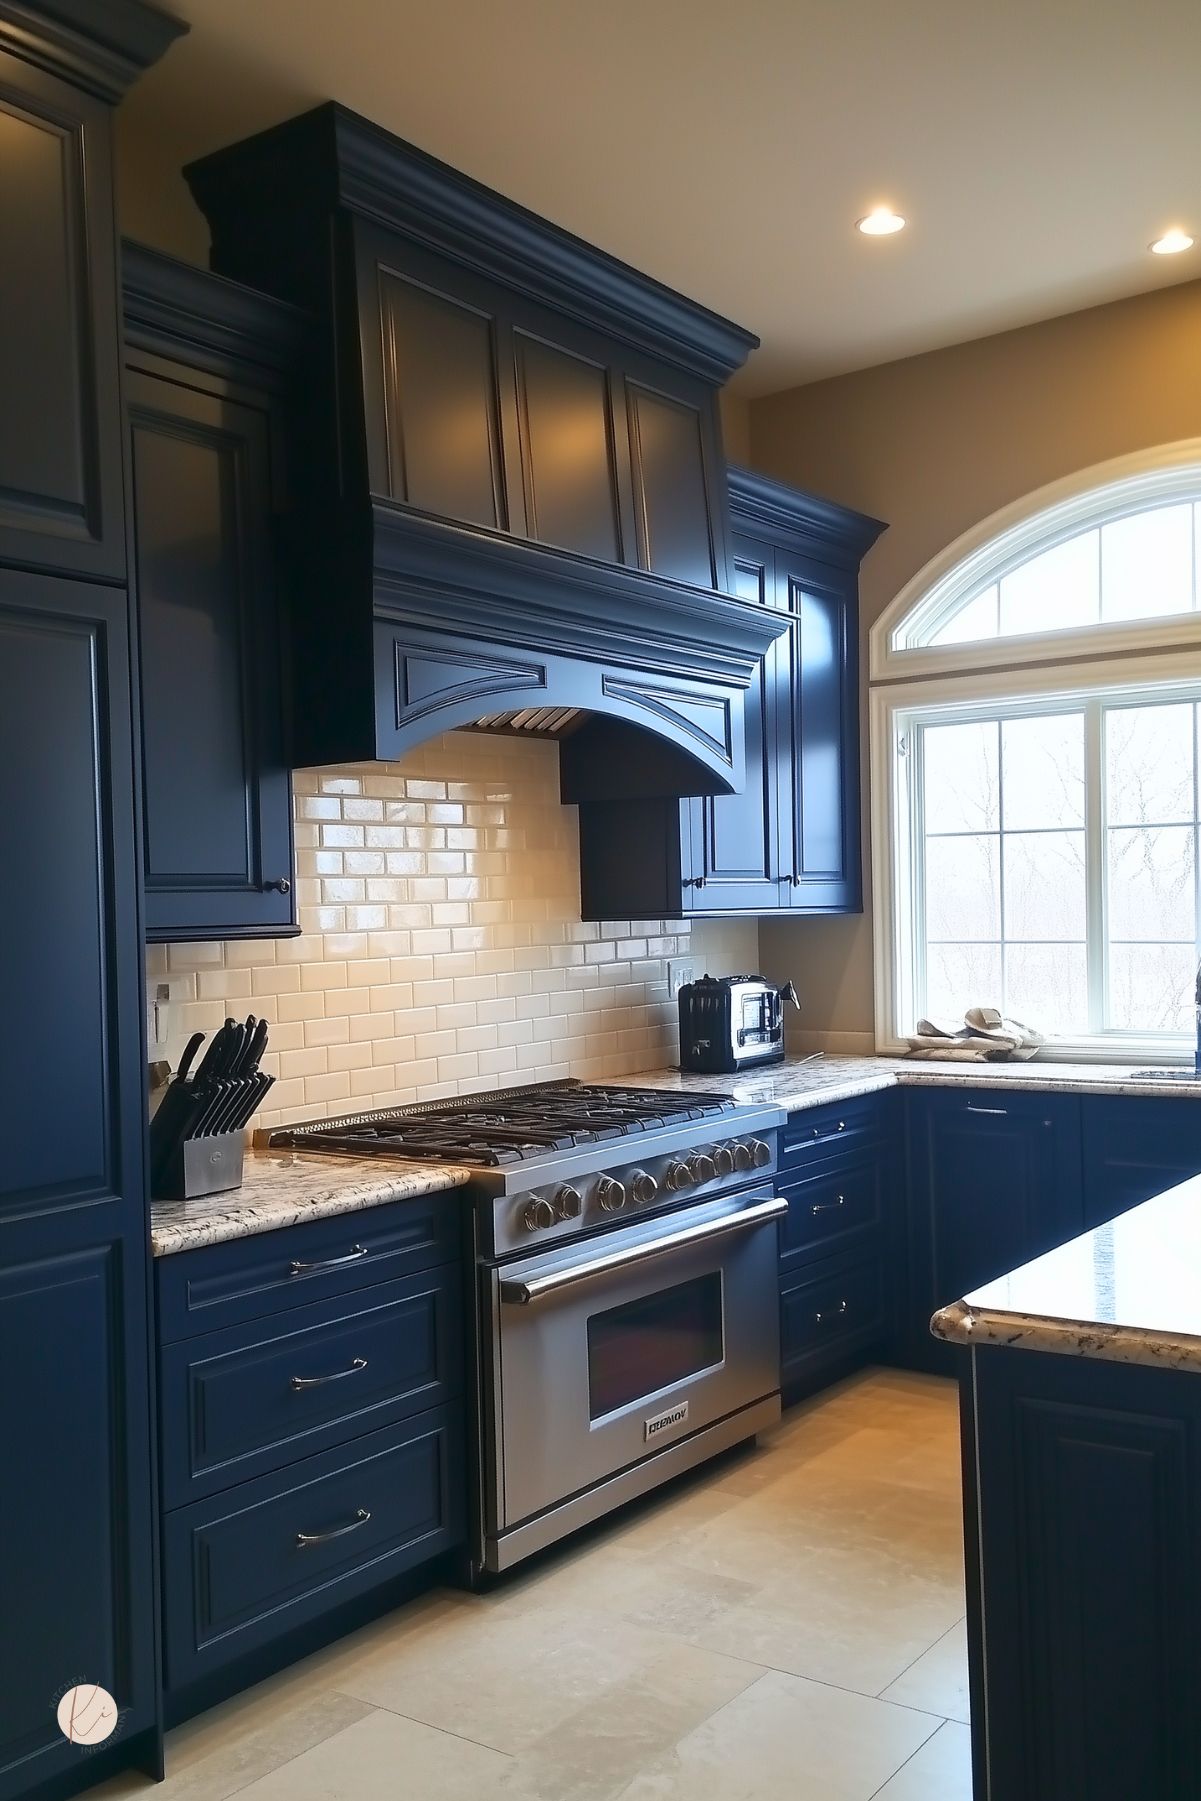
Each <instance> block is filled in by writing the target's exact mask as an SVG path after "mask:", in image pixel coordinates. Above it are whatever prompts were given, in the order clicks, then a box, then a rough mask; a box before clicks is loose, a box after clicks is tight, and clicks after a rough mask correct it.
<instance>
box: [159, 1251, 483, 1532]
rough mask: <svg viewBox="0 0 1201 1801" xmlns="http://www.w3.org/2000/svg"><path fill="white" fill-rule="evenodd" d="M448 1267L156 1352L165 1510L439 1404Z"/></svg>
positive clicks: (451, 1308)
mask: <svg viewBox="0 0 1201 1801" xmlns="http://www.w3.org/2000/svg"><path fill="white" fill-rule="evenodd" d="M460 1288H461V1275H460V1270H459V1267H458V1265H457V1264H452V1265H443V1266H442V1267H440V1268H439V1269H436V1270H429V1271H423V1272H421V1273H419V1274H417V1275H414V1276H406V1277H404V1278H402V1279H401V1280H400V1281H397V1282H385V1283H381V1284H379V1285H378V1286H376V1287H374V1288H366V1289H357V1290H355V1291H354V1292H352V1293H351V1294H349V1295H345V1296H342V1297H339V1298H338V1299H336V1300H333V1301H320V1302H314V1303H312V1304H310V1305H309V1306H307V1307H301V1308H297V1309H294V1310H292V1311H289V1312H287V1313H283V1314H276V1315H273V1316H269V1317H268V1318H267V1319H265V1320H259V1321H256V1322H252V1323H250V1324H247V1325H238V1326H230V1327H227V1328H226V1329H225V1330H224V1331H221V1332H209V1333H206V1334H205V1335H204V1337H202V1338H188V1339H181V1340H177V1341H176V1342H175V1343H174V1344H169V1345H165V1346H164V1347H163V1349H162V1352H161V1355H160V1360H159V1404H160V1409H161V1431H160V1444H161V1450H162V1492H163V1505H164V1506H165V1507H179V1506H182V1505H183V1504H185V1503H186V1502H190V1501H194V1500H196V1499H198V1498H199V1497H200V1496H202V1495H208V1494H214V1493H216V1492H217V1491H218V1490H219V1489H223V1488H228V1487H229V1486H230V1484H231V1483H235V1482H243V1481H246V1480H248V1479H249V1478H250V1477H252V1476H259V1475H263V1474H265V1473H266V1472H267V1471H268V1470H271V1469H277V1468H279V1467H280V1466H281V1465H282V1464H284V1463H287V1462H289V1461H291V1460H292V1459H294V1458H297V1457H306V1456H308V1455H310V1454H311V1453H313V1452H315V1451H320V1450H324V1449H325V1448H326V1447H327V1446H329V1445H332V1444H337V1443H341V1442H343V1441H344V1440H345V1439H347V1438H350V1437H353V1436H354V1435H356V1434H357V1433H361V1432H369V1431H373V1430H375V1429H376V1428H378V1427H380V1426H384V1425H387V1424H390V1423H391V1422H392V1421H394V1420H399V1419H403V1418H405V1417H407V1416H408V1415H410V1414H413V1413H418V1412H422V1411H424V1410H425V1409H427V1408H429V1407H432V1406H436V1405H439V1404H441V1403H442V1402H444V1401H446V1400H448V1399H449V1398H450V1397H451V1396H453V1395H456V1394H458V1393H459V1391H460V1390H461V1387H462V1381H463V1350H462V1301H461V1293H460Z"/></svg>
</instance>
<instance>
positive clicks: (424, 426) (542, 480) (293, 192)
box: [186, 104, 782, 800]
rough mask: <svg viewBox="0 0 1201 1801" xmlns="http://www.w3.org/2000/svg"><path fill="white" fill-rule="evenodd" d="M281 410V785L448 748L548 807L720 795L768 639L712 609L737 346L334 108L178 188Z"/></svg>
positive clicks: (558, 234) (244, 146)
mask: <svg viewBox="0 0 1201 1801" xmlns="http://www.w3.org/2000/svg"><path fill="white" fill-rule="evenodd" d="M186 175H187V179H188V181H189V183H190V185H191V187H192V191H193V193H194V195H195V197H196V199H197V201H198V203H199V205H200V206H201V208H202V209H203V211H204V213H205V215H206V216H207V218H208V220H209V224H210V226H211V228H212V234H213V258H212V260H213V265H214V267H215V268H216V269H217V270H218V271H219V272H221V273H223V274H226V275H231V276H234V277H236V278H237V279H239V280H241V281H244V282H248V283H250V284H251V285H253V286H255V287H258V288H260V289H264V290H266V291H268V292H270V293H274V294H276V295H278V296H279V297H280V298H282V299H285V300H289V301H292V302H295V303H297V304H299V305H301V306H303V307H304V308H306V309H307V310H308V312H309V313H310V314H311V315H312V316H313V318H314V319H315V321H316V326H317V337H316V342H315V346H314V349H313V353H312V355H311V357H310V358H309V359H308V363H307V366H306V370H305V375H304V381H303V391H302V392H300V393H299V394H298V396H297V431H296V442H297V446H298V452H297V459H296V460H297V467H296V469H295V471H294V476H295V489H296V492H297V496H298V506H297V508H296V514H295V532H294V541H293V543H292V547H291V548H292V562H293V601H292V605H293V609H294V615H295V643H294V656H293V669H294V673H293V678H292V690H293V694H292V698H293V715H294V759H295V761H296V762H297V763H298V764H306V763H329V762H340V761H347V760H362V759H364V758H376V757H378V758H392V757H397V756H400V755H402V754H403V753H404V752H405V751H406V750H407V749H409V748H411V747H412V746H413V745H414V744H416V743H418V742H420V741H421V740H422V739H424V738H427V737H430V736H431V735H433V734H435V733H438V732H442V731H446V730H448V729H450V728H453V727H460V726H468V725H477V724H481V723H482V724H483V725H484V726H485V727H486V728H487V729H492V730H535V731H539V732H541V733H543V734H544V735H550V736H555V737H558V738H559V739H560V740H561V744H562V753H561V754H562V772H563V793H564V798H565V799H568V800H578V799H590V798H592V799H599V798H610V799H611V798H621V797H624V796H627V795H629V796H635V795H653V794H659V795H667V794H703V793H721V792H727V791H730V790H735V789H737V788H738V787H739V786H740V785H741V782H742V778H743V768H742V763H743V748H742V740H743V732H742V699H743V693H744V691H745V689H746V687H747V685H748V683H749V682H750V680H751V679H752V676H753V675H754V674H755V672H756V669H757V667H758V664H759V662H760V659H761V658H762V657H763V655H764V653H765V651H766V650H767V649H768V647H769V645H770V644H771V643H772V641H773V640H774V638H775V637H776V636H777V635H778V633H779V631H780V630H781V629H782V622H781V621H780V620H779V619H777V618H773V617H772V616H771V615H770V612H769V611H768V610H767V609H764V608H761V607H755V606H752V605H749V604H747V603H746V602H745V601H741V600H738V599H735V598H733V597H732V596H731V595H730V594H729V593H728V592H727V589H728V584H729V564H728V555H729V548H728V523H727V498H726V470H725V463H724V458H723V455H722V449H721V435H720V425H719V420H718V407H717V395H718V388H719V386H720V385H721V383H722V382H723V381H724V380H725V379H726V378H727V377H728V376H729V374H730V373H731V371H732V370H734V369H735V368H737V367H738V366H739V364H740V363H742V361H743V360H744V359H745V357H746V355H747V354H748V352H749V350H750V349H751V348H752V347H753V346H754V344H755V343H756V339H755V338H754V337H753V336H751V334H749V333H748V332H745V331H743V330H741V329H740V328H739V327H737V326H735V325H732V324H730V323H729V322H728V321H727V320H724V319H721V318H719V317H717V316H716V315H715V314H713V313H711V312H709V311H707V310H706V309H705V308H703V307H701V306H698V305H696V304H695V303H693V302H692V301H689V300H686V299H684V298H683V297H682V296H680V295H678V294H675V293H673V292H671V291H670V290H669V289H667V288H664V287H662V286H660V285H659V284H658V283H656V282H653V281H651V280H650V279H648V278H647V277H645V276H643V275H640V274H638V273H637V272H636V271H634V270H632V269H630V268H628V267H627V266H626V265H624V264H622V263H619V262H617V261H616V260H615V259H614V258H612V257H609V256H607V255H605V254H604V253H603V252H601V251H599V250H596V249H594V248H593V247H591V246H590V245H587V244H584V243H582V242H581V241H580V240H579V239H577V238H574V237H572V236H570V235H569V234H568V233H567V232H564V231H562V230H560V229H559V228H558V227H557V226H554V225H551V224H549V223H548V222H547V221H545V220H543V219H540V218H537V217H536V216H535V215H533V214H532V213H529V212H527V211H525V210H524V209H523V208H521V207H519V206H516V205H514V204H513V203H512V202H511V201H508V200H505V199H504V198H503V197H501V196H500V195H498V194H495V193H493V192H492V191H490V190H489V189H487V188H484V187H481V186H480V185H479V184H478V183H476V182H474V181H472V180H470V179H468V178H467V177H466V176H464V175H461V174H459V173H457V172H456V171H455V170H453V169H450V168H447V167H446V166H445V165H444V164H442V163H439V162H437V161H435V160H434V159H433V158H431V157H429V156H426V155H425V154H424V153H422V152H421V151H419V150H416V149H414V148H413V147H412V146H411V145H409V144H405V143H403V142H401V141H400V140H399V139H397V138H394V137H392V136H391V135H390V134H388V133H387V132H384V131H382V130H380V129H378V128H377V127H375V126H373V125H371V124H370V123H369V122H368V121H366V120H364V119H362V118H359V117H358V116H356V115H355V114H352V113H349V112H347V111H346V110H345V109H343V108H341V107H338V106H335V105H332V104H330V105H325V106H321V107H319V108H317V109H316V110H315V111H312V112H309V113H306V114H303V115H302V116H301V117H299V118H296V119H293V120H291V121H289V122H287V123H286V124H283V125H281V126H278V127H276V128H275V129H273V130H271V131H267V132H264V133H262V134H260V135H259V136H257V137H254V138H251V139H248V140H246V141H245V142H243V143H241V144H237V145H234V146H233V147H232V148H230V149H227V150H223V151H220V152H218V153H217V154H216V155H214V156H210V157H206V158H205V159H204V160H203V161H201V162H198V163H194V164H192V165H191V167H190V168H189V169H188V170H187V171H186Z"/></svg>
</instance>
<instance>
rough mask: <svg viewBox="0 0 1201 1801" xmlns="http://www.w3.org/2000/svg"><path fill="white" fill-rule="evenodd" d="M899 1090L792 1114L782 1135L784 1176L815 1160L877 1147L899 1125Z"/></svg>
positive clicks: (867, 1095)
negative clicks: (875, 1145) (867, 1147)
mask: <svg viewBox="0 0 1201 1801" xmlns="http://www.w3.org/2000/svg"><path fill="white" fill-rule="evenodd" d="M897 1100H898V1095H897V1093H896V1091H895V1090H889V1091H887V1092H885V1093H882V1094H864V1095H860V1096H859V1097H858V1098H857V1099H855V1100H852V1101H843V1102H841V1103H839V1104H838V1105H835V1106H831V1107H806V1108H804V1109H803V1110H802V1111H801V1112H799V1113H790V1114H789V1116H788V1118H787V1119H786V1120H785V1122H784V1126H783V1130H782V1131H781V1133H780V1174H781V1176H784V1177H786V1176H787V1175H788V1174H789V1172H790V1171H792V1170H797V1171H799V1170H801V1169H804V1168H805V1167H806V1165H807V1164H809V1163H811V1162H812V1161H813V1159H814V1158H815V1157H823V1158H824V1157H830V1156H835V1155H839V1154H841V1153H842V1151H844V1150H856V1151H857V1150H860V1149H862V1147H863V1146H864V1145H865V1144H869V1143H876V1142H877V1141H879V1140H881V1139H883V1138H884V1137H885V1136H886V1135H887V1134H888V1133H889V1132H892V1131H894V1130H895V1129H896V1125H897V1119H898V1115H897Z"/></svg>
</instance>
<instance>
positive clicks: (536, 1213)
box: [521, 1201, 555, 1232]
mask: <svg viewBox="0 0 1201 1801" xmlns="http://www.w3.org/2000/svg"><path fill="white" fill-rule="evenodd" d="M521 1220H522V1224H523V1225H524V1226H525V1229H526V1231H527V1232H542V1231H545V1229H546V1227H547V1226H553V1225H554V1223H555V1210H554V1208H553V1207H552V1206H551V1204H550V1202H549V1201H531V1202H530V1204H529V1206H528V1207H527V1208H526V1210H525V1212H524V1213H523V1214H522V1216H521Z"/></svg>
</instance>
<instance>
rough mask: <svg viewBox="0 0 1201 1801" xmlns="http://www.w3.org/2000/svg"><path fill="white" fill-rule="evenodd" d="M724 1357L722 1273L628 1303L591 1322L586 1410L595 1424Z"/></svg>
mask: <svg viewBox="0 0 1201 1801" xmlns="http://www.w3.org/2000/svg"><path fill="white" fill-rule="evenodd" d="M724 1357H725V1342H724V1333H723V1330H722V1295H721V1272H720V1270H715V1271H713V1273H712V1274H710V1275H706V1276H697V1277H695V1278H694V1279H693V1280H692V1281H691V1282H678V1283H676V1285H675V1286H674V1287H673V1288H661V1289H658V1290H657V1291H656V1292H655V1293H654V1294H649V1295H644V1296H643V1297H642V1299H640V1300H637V1301H626V1302H624V1303H623V1304H622V1305H621V1306H620V1307H610V1308H609V1309H608V1310H607V1311H606V1312H604V1313H594V1314H593V1315H592V1316H591V1318H590V1319H589V1321H588V1411H589V1417H590V1418H591V1419H594V1420H599V1419H603V1418H604V1416H605V1415H606V1414H608V1413H615V1412H616V1411H617V1410H618V1408H620V1407H628V1406H629V1405H630V1403H631V1402H632V1401H639V1400H642V1399H643V1398H644V1397H645V1396H647V1395H652V1394H657V1393H658V1392H659V1390H660V1389H663V1388H670V1387H671V1386H672V1384H673V1383H676V1382H682V1381H684V1380H685V1378H686V1377H688V1376H696V1375H699V1374H700V1372H701V1371H702V1370H708V1369H713V1368H714V1367H715V1366H716V1365H718V1364H720V1363H721V1362H722V1360H723V1359H724Z"/></svg>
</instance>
